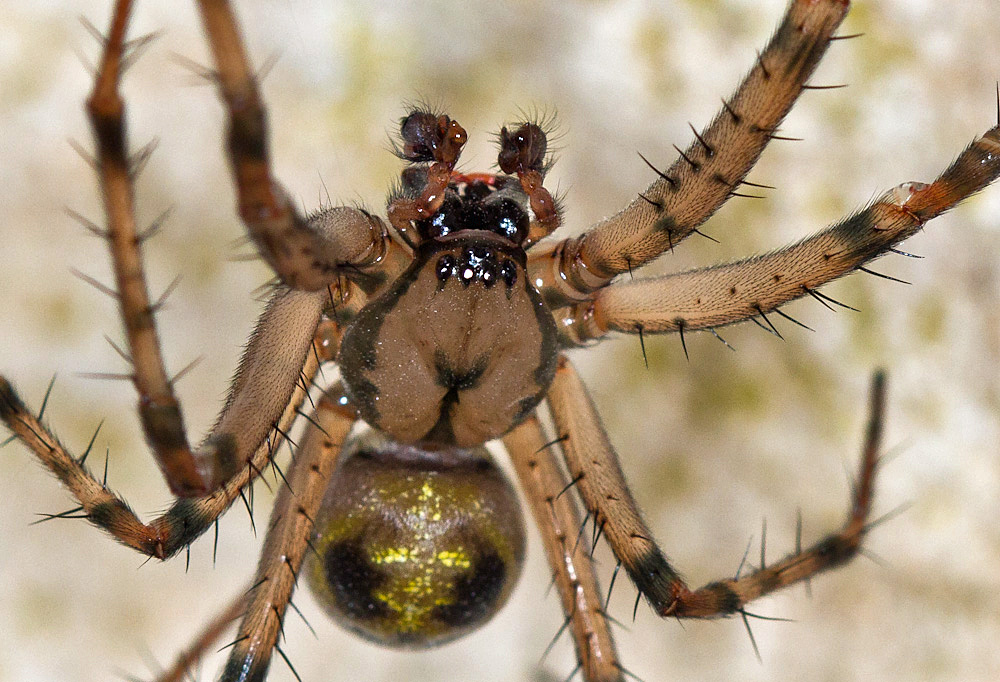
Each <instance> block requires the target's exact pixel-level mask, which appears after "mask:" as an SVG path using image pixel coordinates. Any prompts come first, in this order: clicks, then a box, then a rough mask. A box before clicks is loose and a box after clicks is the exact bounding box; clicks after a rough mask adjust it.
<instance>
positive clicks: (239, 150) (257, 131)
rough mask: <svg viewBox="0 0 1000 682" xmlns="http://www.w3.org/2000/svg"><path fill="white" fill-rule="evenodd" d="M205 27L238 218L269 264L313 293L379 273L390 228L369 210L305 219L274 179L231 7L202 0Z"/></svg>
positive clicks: (261, 111) (261, 112) (262, 113)
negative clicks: (224, 116)
mask: <svg viewBox="0 0 1000 682" xmlns="http://www.w3.org/2000/svg"><path fill="white" fill-rule="evenodd" d="M198 5H199V7H200V9H201V16H202V22H203V24H204V28H205V33H206V35H207V37H208V40H209V43H210V44H211V46H212V52H213V54H214V56H215V63H216V67H217V69H218V72H217V74H216V77H217V80H218V86H219V94H220V95H221V97H222V99H223V101H224V102H225V104H226V108H227V111H228V113H229V133H228V138H227V150H228V153H229V161H230V165H231V168H232V172H233V178H234V180H235V183H236V190H237V193H238V195H239V199H238V202H239V213H240V217H241V218H242V219H243V223H244V225H246V228H247V231H248V232H249V234H250V237H251V239H253V241H254V242H255V243H256V245H257V248H258V250H259V251H260V254H261V256H262V257H263V259H264V260H265V261H266V262H267V263H268V264H269V265H270V266H271V267H272V268H274V271H275V272H276V273H277V274H278V277H280V278H281V280H282V281H283V282H284V283H285V284H287V285H288V286H290V287H293V288H296V289H305V290H309V291H314V290H318V289H323V288H325V287H326V286H328V285H329V284H331V283H334V282H335V281H336V280H337V278H338V277H339V276H346V277H348V278H350V277H352V276H356V275H359V274H360V273H359V270H363V269H365V268H370V267H371V266H376V269H377V266H378V264H380V263H381V261H382V259H383V258H384V257H385V255H386V251H387V250H388V249H389V248H391V246H392V242H390V241H389V239H388V236H387V231H386V228H385V225H384V224H383V223H382V221H381V220H380V219H379V218H377V217H376V216H373V215H371V214H369V213H367V212H366V211H363V210H360V209H355V208H348V207H337V208H336V209H335V210H333V211H327V212H323V213H322V214H320V215H321V216H322V217H323V219H322V220H317V219H316V218H317V217H318V216H316V217H313V218H310V219H308V220H306V219H305V218H303V217H302V216H300V215H299V214H298V212H297V211H296V209H295V207H294V206H293V205H292V202H291V200H290V198H289V196H288V193H287V192H286V191H285V190H284V189H283V188H282V187H281V185H279V184H278V182H277V181H276V180H275V179H274V178H273V177H272V175H271V160H270V153H269V151H268V131H267V112H266V110H265V108H264V103H263V101H262V100H261V98H260V93H259V92H258V89H257V80H256V77H255V76H254V74H253V71H252V70H251V69H250V65H249V62H248V61H247V57H246V53H245V51H244V49H243V41H242V39H241V38H240V33H239V30H238V28H237V26H236V18H235V17H234V16H233V12H232V8H231V7H230V6H229V3H228V1H227V0H200V1H199V3H198Z"/></svg>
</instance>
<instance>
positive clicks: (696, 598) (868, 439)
mask: <svg viewBox="0 0 1000 682" xmlns="http://www.w3.org/2000/svg"><path fill="white" fill-rule="evenodd" d="M884 412H885V375H884V374H882V373H877V374H876V375H875V377H874V379H873V380H872V391H871V407H870V408H869V416H868V420H869V421H868V428H867V433H866V435H865V442H864V447H863V449H862V453H861V465H860V468H859V471H858V478H857V481H856V482H855V488H854V494H853V498H852V502H851V509H850V512H849V513H848V516H847V522H846V523H845V524H844V526H843V528H841V529H840V530H839V531H838V532H836V533H832V534H830V535H827V536H826V537H824V538H823V539H822V540H820V541H819V542H817V543H816V544H814V545H813V546H812V547H809V548H808V549H805V550H802V551H797V552H795V553H794V554H790V555H788V556H786V557H785V558H784V559H781V560H780V561H778V562H777V563H774V564H771V565H770V566H761V567H759V568H758V569H757V570H756V571H754V572H752V573H751V574H749V575H747V576H744V577H742V578H741V577H739V576H737V577H735V578H732V579H727V580H720V581H718V582H713V583H709V584H708V585H705V586H704V587H702V588H700V589H698V590H694V591H693V592H689V591H686V590H685V591H684V592H682V593H681V594H680V595H678V598H677V602H676V603H675V604H673V605H671V606H670V607H669V608H668V609H667V610H666V611H663V612H661V613H660V615H662V616H675V617H678V618H714V617H718V616H729V615H732V614H734V613H739V612H741V611H742V610H743V608H744V607H745V606H746V604H747V603H749V602H750V601H752V600H754V599H757V598H758V597H763V596H764V595H766V594H769V593H771V592H774V591H776V590H780V589H781V588H783V587H787V586H788V585H792V584H794V583H797V582H799V581H802V580H806V579H808V578H810V577H812V576H814V575H816V574H817V573H819V572H821V571H825V570H827V569H830V568H835V567H836V566H840V565H842V564H844V563H847V562H848V561H850V560H851V559H853V558H854V557H855V555H857V553H858V551H859V549H860V547H861V542H862V540H864V537H865V534H866V533H867V532H868V531H869V530H870V529H871V525H872V524H871V523H870V522H869V520H868V515H869V513H870V512H871V506H872V496H873V494H874V488H875V471H876V469H877V468H878V461H879V455H878V451H879V447H880V441H881V437H882V422H883V415H884Z"/></svg>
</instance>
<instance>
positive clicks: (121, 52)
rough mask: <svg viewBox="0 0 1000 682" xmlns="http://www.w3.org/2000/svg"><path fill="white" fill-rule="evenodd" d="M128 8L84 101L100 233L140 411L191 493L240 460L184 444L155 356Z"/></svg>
mask: <svg viewBox="0 0 1000 682" xmlns="http://www.w3.org/2000/svg"><path fill="white" fill-rule="evenodd" d="M131 9H132V3H131V2H130V1H129V0H119V2H118V3H116V5H115V9H114V15H113V17H112V21H111V31H110V34H109V35H108V38H107V40H106V41H105V42H104V53H103V55H102V57H101V63H100V67H99V69H98V72H97V78H96V80H95V83H94V90H93V92H92V94H91V96H90V98H89V99H88V100H87V113H88V114H89V117H90V124H91V128H92V129H93V133H94V139H95V141H96V145H97V154H96V160H97V171H98V178H99V183H100V187H101V193H102V196H103V201H104V209H105V213H106V214H107V217H108V227H107V231H106V239H107V240H108V245H109V247H110V250H111V258H112V262H113V266H114V273H115V284H116V291H115V296H116V298H117V299H118V301H119V305H120V306H121V313H122V322H123V324H124V326H125V334H126V336H127V338H128V347H129V352H130V357H131V361H132V364H133V367H134V371H133V373H132V380H133V382H134V383H135V387H136V391H137V392H138V393H139V406H138V410H139V416H140V419H141V421H142V427H143V431H144V432H145V435H146V440H147V442H148V443H149V445H150V448H151V449H152V450H153V454H154V455H155V457H156V460H157V462H158V463H159V465H160V469H161V470H162V472H163V476H164V478H166V480H167V483H168V484H169V486H170V489H171V491H172V492H173V493H174V494H175V495H178V496H181V497H195V496H198V495H204V494H206V493H210V492H212V491H213V490H216V489H218V488H219V486H221V485H222V484H223V483H225V481H226V480H227V479H229V478H230V477H231V476H232V475H233V474H234V473H235V472H236V471H237V470H238V469H239V467H240V466H241V465H242V463H243V460H238V459H237V457H236V453H235V452H233V451H232V450H229V449H227V448H226V447H224V445H225V444H224V443H222V442H215V443H210V444H207V445H208V447H206V448H204V449H198V450H195V451H192V449H191V447H190V446H189V445H188V439H187V435H186V433H185V430H184V422H183V417H182V416H181V409H180V403H179V402H178V401H177V398H176V396H175V395H174V391H173V385H172V383H171V380H170V377H169V375H168V374H167V370H166V368H165V367H164V365H163V357H162V355H161V354H160V346H159V339H158V338H157V333H156V321H155V319H154V313H155V308H154V306H153V305H152V304H151V303H150V299H149V293H148V291H147V287H146V278H145V274H144V273H143V265H142V257H141V254H140V251H139V247H140V245H141V243H142V240H141V239H140V237H139V234H138V232H137V230H136V225H135V212H134V209H133V190H132V161H131V159H130V158H129V154H128V145H127V141H126V139H125V103H124V102H123V101H122V98H121V96H120V95H119V93H118V82H119V80H120V77H121V71H122V62H123V59H124V58H125V57H126V56H127V55H125V32H126V29H127V27H128V16H129V13H130V12H131Z"/></svg>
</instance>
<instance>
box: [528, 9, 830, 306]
mask: <svg viewBox="0 0 1000 682" xmlns="http://www.w3.org/2000/svg"><path fill="white" fill-rule="evenodd" d="M848 5H849V3H848V2H847V0H793V2H792V3H791V4H790V5H789V7H788V10H787V12H786V14H785V17H784V19H782V21H781V24H780V25H779V26H778V29H777V30H776V31H775V33H774V37H773V38H771V41H770V42H769V43H768V45H767V47H766V48H765V49H764V51H763V52H761V53H760V54H759V55H758V58H757V63H756V64H755V65H754V66H753V68H752V69H751V70H750V72H749V73H748V74H747V75H746V77H745V78H744V79H743V82H742V83H741V84H740V85H739V87H738V88H737V89H736V92H735V93H733V95H732V97H730V98H729V100H727V101H724V102H723V108H722V110H721V111H720V112H719V113H718V114H717V115H716V117H715V119H714V120H713V121H712V122H711V123H710V124H709V125H708V126H707V127H706V128H705V129H704V130H702V131H701V133H698V132H697V131H695V130H694V128H692V132H693V133H694V137H695V139H694V141H693V142H692V143H691V145H690V146H689V147H688V148H687V150H686V151H681V150H680V149H679V148H678V149H677V151H678V152H679V153H680V156H679V158H678V159H677V160H676V161H674V163H673V165H671V166H670V167H669V168H668V169H666V170H662V171H661V170H657V169H656V168H655V167H654V168H653V170H654V171H655V172H656V173H657V175H658V176H659V177H658V179H657V180H655V181H654V182H653V184H651V185H650V186H649V187H648V188H646V189H645V190H644V191H643V192H641V193H640V194H639V195H638V196H637V197H636V198H635V199H634V200H633V201H632V203H631V204H629V205H628V206H627V207H626V208H624V209H623V210H622V211H620V212H619V213H618V214H616V215H614V216H612V217H610V218H608V219H606V220H603V221H601V222H600V223H598V224H597V225H595V226H593V227H592V228H591V229H590V230H588V231H587V232H585V233H584V234H583V235H581V236H579V237H574V238H570V239H565V240H563V241H560V242H557V243H555V244H552V245H550V246H549V247H548V248H540V249H538V250H536V252H534V253H532V262H531V266H530V273H531V279H532V281H538V282H540V284H541V285H542V286H545V287H549V288H551V289H552V291H553V292H558V294H559V295H560V296H562V297H565V299H566V300H574V299H576V300H579V299H580V298H583V297H584V296H586V295H587V294H589V293H591V292H593V291H595V290H597V289H599V288H600V287H603V286H604V285H606V284H607V283H608V282H610V281H611V280H612V279H613V278H614V277H615V276H616V275H620V274H622V273H625V272H630V271H632V270H634V269H635V268H638V267H640V266H642V265H644V264H645V263H648V262H649V261H651V260H653V259H654V258H657V257H658V256H660V255H661V254H662V253H664V252H665V251H667V250H673V248H674V246H676V245H677V244H678V243H680V241H681V240H682V239H685V238H686V237H688V236H689V235H690V234H691V233H692V232H694V231H695V230H696V229H697V228H698V226H699V225H701V224H702V223H704V222H705V221H706V220H708V218H709V217H711V215H712V214H713V213H715V211H717V210H718V209H719V207H720V206H722V204H723V203H724V202H725V201H726V200H727V199H729V197H731V196H732V195H733V193H734V192H737V190H738V188H739V187H740V184H741V183H742V182H743V179H744V178H745V177H746V175H747V173H749V172H750V169H751V168H753V165H754V164H755V163H756V162H757V159H758V158H759V157H760V155H761V153H762V152H763V151H764V147H765V146H767V144H768V142H770V141H771V140H772V139H775V138H776V137H777V131H778V126H779V125H780V124H781V121H782V120H783V119H784V118H785V116H786V115H787V114H788V112H789V111H790V110H791V108H792V105H793V104H795V101H796V100H797V99H798V96H799V95H800V94H801V93H802V91H803V90H804V89H806V88H807V87H808V85H807V81H808V80H809V78H810V76H812V73H813V71H814V69H815V68H816V66H817V64H819V61H820V59H821V58H822V56H823V54H824V53H825V52H826V48H827V47H828V46H829V45H830V41H831V40H833V39H834V36H833V34H834V32H835V31H836V30H837V27H838V26H839V25H840V22H841V21H842V20H843V18H844V16H845V15H846V14H847V9H848ZM647 163H648V162H647Z"/></svg>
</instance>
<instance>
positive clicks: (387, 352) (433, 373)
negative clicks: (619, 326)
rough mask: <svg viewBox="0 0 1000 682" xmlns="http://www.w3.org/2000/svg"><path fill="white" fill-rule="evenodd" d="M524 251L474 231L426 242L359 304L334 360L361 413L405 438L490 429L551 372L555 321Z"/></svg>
mask: <svg viewBox="0 0 1000 682" xmlns="http://www.w3.org/2000/svg"><path fill="white" fill-rule="evenodd" d="M524 264H525V255H524V251H523V250H522V249H521V248H520V247H517V246H515V245H514V244H512V243H511V242H510V241H509V240H506V239H504V238H503V237H500V236H497V235H496V234H493V233H490V232H486V231H483V230H463V231H462V232H461V234H458V235H455V236H451V237H441V238H438V239H434V240H428V241H427V242H425V243H424V244H423V245H421V247H420V248H419V249H418V252H417V254H416V259H415V260H414V263H413V264H412V265H411V266H410V268H409V269H408V270H407V271H406V272H404V273H403V274H402V275H401V276H400V277H399V279H398V280H397V281H396V282H395V283H394V284H393V285H392V287H391V288H390V289H389V290H388V291H386V292H385V293H384V294H383V295H382V296H380V297H379V298H377V299H376V300H375V301H373V302H372V303H370V304H369V305H368V306H366V307H365V308H364V309H362V311H361V312H360V313H359V314H358V316H357V318H356V319H355V320H354V321H353V322H352V324H351V326H350V327H349V328H348V330H347V332H346V333H345V335H344V339H343V342H342V344H341V349H340V359H339V364H340V366H341V369H342V372H343V378H344V381H345V383H346V385H347V389H348V393H349V394H350V396H351V398H352V400H353V402H354V404H355V405H356V406H357V408H358V410H359V412H360V415H361V417H362V418H364V419H365V420H366V421H367V422H368V423H370V424H372V425H373V426H376V427H377V428H379V429H381V430H382V431H385V432H386V433H388V434H389V435H391V436H392V437H393V438H395V439H397V440H399V441H402V442H405V443H414V442H417V441H431V442H437V443H448V444H454V445H458V446H459V447H471V446H473V445H478V444H480V443H484V442H486V441H488V440H492V439H494V438H498V437H499V436H502V435H503V434H504V433H506V432H507V431H509V430H510V429H511V428H512V427H513V426H515V425H516V424H517V423H519V422H520V421H521V420H522V419H523V418H524V417H525V416H526V415H527V414H528V413H530V412H531V410H533V409H534V407H535V406H536V405H537V404H538V402H539V401H540V400H541V399H542V397H543V396H544V394H545V391H546V390H547V389H548V386H549V384H550V383H551V381H552V376H553V373H554V371H555V358H556V352H557V346H556V330H555V323H554V322H553V319H552V315H551V314H550V313H549V312H548V311H547V310H546V308H545V306H544V304H543V303H542V300H541V297H540V296H539V294H538V291H537V290H536V289H535V288H534V287H533V286H532V285H531V283H530V282H529V281H528V280H527V277H526V276H525V271H524Z"/></svg>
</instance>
